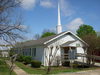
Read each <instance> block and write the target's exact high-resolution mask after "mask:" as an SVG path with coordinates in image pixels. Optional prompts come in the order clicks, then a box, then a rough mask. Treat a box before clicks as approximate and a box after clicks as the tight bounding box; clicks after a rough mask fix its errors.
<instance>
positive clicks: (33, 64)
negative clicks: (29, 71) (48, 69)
mask: <svg viewBox="0 0 100 75" xmlns="http://www.w3.org/2000/svg"><path fill="white" fill-rule="evenodd" d="M31 66H32V67H35V68H40V66H41V62H40V61H37V60H33V61H31Z"/></svg>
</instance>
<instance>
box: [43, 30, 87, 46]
mask: <svg viewBox="0 0 100 75" xmlns="http://www.w3.org/2000/svg"><path fill="white" fill-rule="evenodd" d="M67 33H71V34H72V35H74V36H75V37H76V38H78V39H79V40H80V41H81V42H83V43H85V44H86V45H87V46H89V45H88V44H87V43H86V42H84V41H83V40H82V39H81V38H79V37H78V36H77V35H75V34H74V33H72V32H71V31H66V32H64V33H62V34H60V35H58V36H56V37H54V38H52V39H50V40H48V41H46V42H44V44H47V43H49V42H51V41H52V40H55V39H57V38H59V37H61V36H63V35H64V34H67Z"/></svg>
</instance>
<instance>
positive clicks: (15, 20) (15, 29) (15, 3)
mask: <svg viewBox="0 0 100 75" xmlns="http://www.w3.org/2000/svg"><path fill="white" fill-rule="evenodd" d="M20 1H21V0H0V39H2V40H4V41H5V42H7V43H9V44H11V45H12V46H13V44H12V41H13V42H15V41H17V39H19V38H23V37H22V35H21V32H24V29H23V26H22V20H21V19H22V18H21V17H20V16H17V17H14V15H15V13H14V10H16V8H17V7H19V6H20V3H21V2H20ZM13 14H14V15H13ZM11 63H12V65H11V66H10V75H11V74H12V70H13V68H12V66H13V61H11Z"/></svg>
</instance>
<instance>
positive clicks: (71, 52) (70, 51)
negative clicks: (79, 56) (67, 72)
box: [62, 47, 77, 66]
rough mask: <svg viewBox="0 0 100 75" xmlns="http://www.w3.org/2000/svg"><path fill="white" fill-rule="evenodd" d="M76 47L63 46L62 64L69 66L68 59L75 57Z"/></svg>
mask: <svg viewBox="0 0 100 75" xmlns="http://www.w3.org/2000/svg"><path fill="white" fill-rule="evenodd" d="M76 53H77V50H76V47H63V54H62V58H63V65H64V66H69V63H70V59H76Z"/></svg>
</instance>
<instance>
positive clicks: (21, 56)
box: [16, 55, 25, 62]
mask: <svg viewBox="0 0 100 75" xmlns="http://www.w3.org/2000/svg"><path fill="white" fill-rule="evenodd" d="M24 59H25V56H23V55H18V57H17V59H16V60H17V61H19V62H23V61H24Z"/></svg>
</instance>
